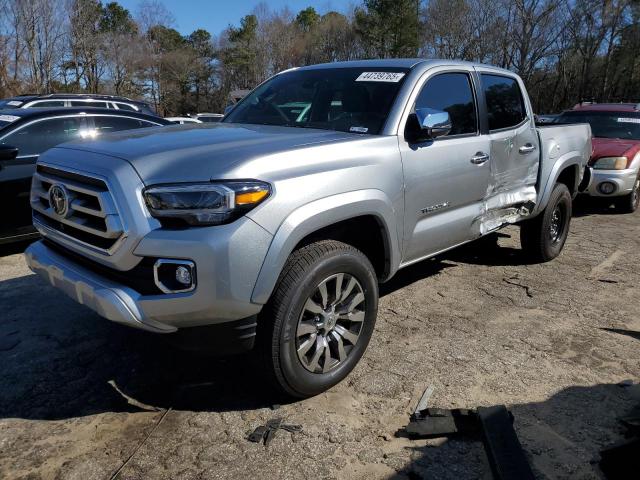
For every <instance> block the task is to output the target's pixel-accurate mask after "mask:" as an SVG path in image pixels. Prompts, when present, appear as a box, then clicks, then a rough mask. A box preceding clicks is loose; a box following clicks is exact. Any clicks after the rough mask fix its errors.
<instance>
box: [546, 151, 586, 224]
mask: <svg viewBox="0 0 640 480" xmlns="http://www.w3.org/2000/svg"><path fill="white" fill-rule="evenodd" d="M574 166H576V167H578V169H577V172H578V173H577V174H576V179H575V183H574V189H575V191H576V192H577V190H578V185H580V181H581V180H582V176H581V172H584V168H583V167H584V158H583V156H582V153H581V152H579V151H571V152H567V153H565V154H564V155H562V156H561V157H559V158H558V159H557V160H556V161H555V163H554V165H553V167H552V168H551V172H550V173H549V176H548V179H547V182H546V184H544V185H543V191H542V194H541V195H540V200H539V201H538V205H537V206H536V209H535V213H536V214H538V213H540V212H542V211H543V210H544V209H545V208H546V207H547V203H549V198H550V197H551V192H552V191H553V187H554V186H555V184H556V183H557V182H558V178H559V177H560V174H561V173H562V172H563V171H564V170H565V169H566V168H568V167H574Z"/></svg>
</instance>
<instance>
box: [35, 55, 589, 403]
mask: <svg viewBox="0 0 640 480" xmlns="http://www.w3.org/2000/svg"><path fill="white" fill-rule="evenodd" d="M533 118H534V115H533V112H532V109H531V103H530V101H529V98H528V96H527V94H526V90H525V86H524V84H523V82H522V81H521V80H520V78H518V76H517V75H515V74H513V73H511V72H509V71H506V70H502V69H498V68H494V67H490V66H486V65H479V64H471V63H464V62H457V61H436V60H421V59H395V60H371V61H357V62H346V63H332V64H326V65H316V66H309V67H304V68H297V69H293V70H288V71H285V72H282V73H280V74H278V75H276V76H274V77H273V78H271V79H269V80H267V81H266V82H264V83H263V84H261V85H259V86H258V87H257V88H256V89H255V90H253V92H251V93H250V94H249V95H248V96H247V97H245V98H244V100H242V101H241V102H240V103H238V104H237V105H236V106H235V107H234V108H233V110H232V111H231V112H230V113H229V114H228V115H227V116H226V117H225V119H224V120H223V121H222V122H221V123H219V124H210V125H180V126H168V127H159V128H151V129H144V130H138V131H130V132H123V133H119V134H118V133H116V134H110V135H105V136H102V137H96V136H95V135H91V132H88V135H87V137H95V138H93V139H89V140H86V141H84V140H82V141H77V142H72V143H67V144H64V145H61V146H59V147H56V148H53V149H51V150H49V151H48V152H47V153H45V154H44V155H42V156H41V157H40V160H39V161H38V164H37V171H36V174H35V176H34V178H33V185H32V192H31V205H32V208H33V222H34V225H35V226H36V227H37V229H38V230H39V231H40V233H41V234H42V240H40V241H38V242H37V243H35V244H33V245H31V246H30V247H29V249H28V250H27V252H26V259H27V262H28V264H29V266H30V268H31V269H32V270H33V271H34V272H36V273H38V274H40V275H41V276H42V277H44V278H45V279H46V280H47V281H48V282H49V283H51V284H52V285H53V286H55V287H57V288H59V289H60V290H62V291H64V292H65V293H66V294H68V295H69V296H71V297H72V298H73V299H75V300H76V301H77V302H80V303H82V304H84V305H86V306H88V307H89V308H91V309H93V310H94V311H96V312H97V313H98V314H100V315H102V316H103V317H105V318H107V319H109V320H112V321H115V322H119V323H122V324H125V325H129V326H132V327H137V328H141V329H144V330H148V331H151V332H159V333H166V334H171V335H180V334H181V333H182V334H184V335H186V336H187V337H189V336H191V337H192V338H202V337H203V336H205V334H204V333H203V332H205V331H206V332H207V335H206V338H208V339H209V340H210V341H211V346H212V348H218V349H220V351H221V352H222V351H224V352H227V351H231V350H235V349H251V348H254V347H255V349H256V350H258V351H259V352H260V355H263V357H260V358H262V359H263V361H262V363H263V364H264V366H265V368H266V370H267V372H268V374H269V375H271V377H272V379H273V380H274V385H276V386H278V387H279V388H280V389H281V390H283V391H284V392H286V393H288V394H290V395H294V396H298V397H304V396H310V395H314V394H317V393H319V392H322V391H323V390H326V389H327V388H329V387H331V386H333V385H335V384H336V383H338V382H339V381H340V380H342V379H343V378H345V376H346V375H347V374H348V373H349V372H350V371H351V370H352V369H353V368H354V366H355V365H356V364H357V362H358V361H359V359H360V358H361V356H362V355H363V353H364V351H365V349H366V347H367V344H368V343H369V339H370V337H371V334H372V332H373V330H374V324H375V321H376V315H377V306H378V283H379V282H385V281H387V280H389V279H390V278H391V277H393V275H394V274H396V272H398V270H399V269H402V268H403V267H406V266H408V265H411V264H413V263H415V262H419V261H420V260H423V259H426V258H429V257H432V256H434V255H437V254H439V253H441V252H444V251H446V250H449V249H451V248H454V247H456V246H458V245H461V244H463V243H466V242H470V241H472V240H475V239H477V238H479V237H482V236H483V235H486V234H488V233H491V232H494V231H496V230H498V229H500V228H501V227H503V226H505V225H510V224H519V225H520V226H521V239H522V246H523V249H524V250H525V252H526V254H527V255H528V257H529V259H530V260H531V259H532V260H535V261H539V262H544V261H548V260H551V259H553V258H554V257H556V256H557V255H558V254H559V253H560V251H561V250H562V248H563V245H564V243H565V240H566V238H567V234H568V232H569V221H570V218H571V204H572V202H571V200H572V196H574V195H576V194H577V193H578V190H579V189H580V187H581V183H582V187H583V188H584V187H585V185H584V184H585V183H588V175H584V172H585V165H586V164H587V161H588V160H589V156H590V154H591V140H590V138H591V131H590V128H589V126H588V125H581V124H580V125H562V126H549V127H544V128H536V127H535V125H534V122H533ZM583 177H584V180H583ZM205 326H206V327H205ZM172 332H173V333H172ZM211 332H213V334H212V333H211Z"/></svg>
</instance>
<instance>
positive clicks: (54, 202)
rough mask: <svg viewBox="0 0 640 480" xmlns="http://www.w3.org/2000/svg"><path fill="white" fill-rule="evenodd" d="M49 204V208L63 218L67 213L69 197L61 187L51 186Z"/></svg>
mask: <svg viewBox="0 0 640 480" xmlns="http://www.w3.org/2000/svg"><path fill="white" fill-rule="evenodd" d="M49 203H50V204H51V208H52V209H53V211H54V212H55V213H56V215H58V216H60V217H64V216H65V215H66V214H67V212H68V211H69V195H68V194H67V190H66V189H65V188H64V187H63V186H62V185H51V188H50V189H49Z"/></svg>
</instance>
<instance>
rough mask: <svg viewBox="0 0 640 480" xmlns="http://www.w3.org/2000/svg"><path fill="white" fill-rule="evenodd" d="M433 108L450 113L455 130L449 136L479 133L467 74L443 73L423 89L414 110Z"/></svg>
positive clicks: (432, 79)
mask: <svg viewBox="0 0 640 480" xmlns="http://www.w3.org/2000/svg"><path fill="white" fill-rule="evenodd" d="M417 108H432V109H435V110H441V111H445V112H448V113H449V116H450V117H451V123H452V125H453V128H452V129H451V132H450V133H449V135H462V134H467V133H476V132H477V131H478V116H477V114H476V103H475V100H474V98H473V88H472V86H471V79H470V78H469V75H467V74H466V73H442V74H440V75H436V76H435V77H433V78H430V79H429V80H428V81H427V83H426V85H425V86H424V87H422V90H421V91H420V94H419V95H418V98H417V100H416V103H415V106H414V109H417Z"/></svg>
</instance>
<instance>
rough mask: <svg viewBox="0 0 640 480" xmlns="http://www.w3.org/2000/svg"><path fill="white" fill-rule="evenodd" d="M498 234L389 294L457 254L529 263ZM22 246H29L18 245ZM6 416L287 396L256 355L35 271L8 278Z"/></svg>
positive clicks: (404, 278) (206, 406)
mask: <svg viewBox="0 0 640 480" xmlns="http://www.w3.org/2000/svg"><path fill="white" fill-rule="evenodd" d="M498 235H503V236H504V234H497V235H492V236H489V237H488V238H485V239H482V240H480V241H477V242H473V243H470V244H468V245H466V246H464V247H461V248H458V249H456V250H454V251H451V252H449V253H447V254H445V255H442V256H440V257H439V258H436V259H432V260H428V261H424V262H420V263H417V264H415V265H413V266H411V267H408V268H406V269H403V270H401V271H400V272H399V273H398V274H397V275H396V276H395V277H394V278H393V279H392V280H391V281H390V282H388V283H386V284H384V285H382V286H381V289H380V290H381V291H380V293H381V295H382V296H384V295H388V294H391V293H393V292H395V291H396V290H398V289H401V288H404V287H406V286H408V285H410V284H412V283H414V282H417V281H420V280H422V279H425V278H427V277H430V276H433V275H436V274H438V273H439V272H441V271H442V270H444V269H446V268H454V267H455V266H456V264H457V263H458V262H462V263H475V264H484V265H505V264H511V262H513V263H514V264H515V263H518V264H520V263H522V262H523V261H524V259H523V258H522V256H521V253H520V251H519V250H518V249H511V248H500V247H498V245H497V240H498V238H499V237H498ZM16 248H22V249H24V246H22V247H17V246H16ZM0 305H2V306H3V309H4V310H5V311H6V312H7V314H6V315H3V316H0V365H2V368H1V369H0V391H1V392H2V395H0V417H5V418H6V417H20V418H28V419H61V418H73V417H78V416H84V415H90V414H96V413H101V412H120V411H137V410H143V409H148V408H168V407H173V408H175V409H181V410H194V411H200V410H205V411H229V410H243V409H250V408H259V407H265V406H270V405H273V404H276V403H283V399H282V398H280V397H278V396H276V395H274V393H273V392H272V391H271V390H270V389H269V388H268V385H265V381H264V377H263V375H261V374H260V366H259V364H258V362H256V361H255V358H254V355H243V356H233V357H226V358H216V357H211V356H204V355H202V354H194V353H192V352H185V351H183V350H179V349H177V348H176V347H174V346H172V345H171V344H169V343H168V342H167V341H166V337H165V336H163V335H154V334H149V333H146V332H141V331H137V330H135V329H131V328H128V327H124V326H120V325H117V324H114V323H111V322H108V321H106V320H103V319H101V318H100V317H98V316H97V315H95V314H94V313H92V312H91V311H89V310H88V309H86V308H85V307H82V306H80V305H77V304H75V303H74V302H73V301H71V300H70V299H68V298H66V297H65V296H64V295H62V294H61V293H60V292H59V291H57V290H55V289H53V288H51V287H49V286H46V285H45V284H44V282H43V281H41V280H40V279H39V278H38V277H37V276H35V275H27V276H24V277H21V278H14V279H11V280H6V281H4V282H0Z"/></svg>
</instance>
